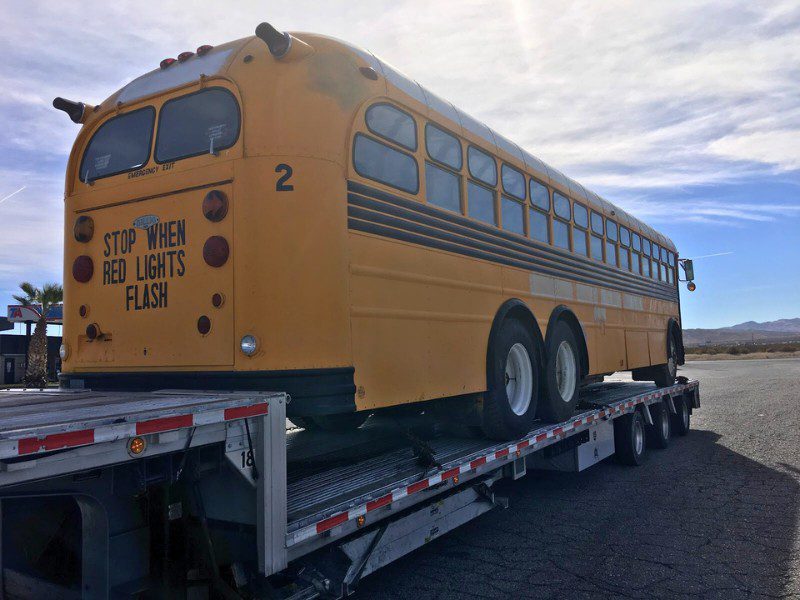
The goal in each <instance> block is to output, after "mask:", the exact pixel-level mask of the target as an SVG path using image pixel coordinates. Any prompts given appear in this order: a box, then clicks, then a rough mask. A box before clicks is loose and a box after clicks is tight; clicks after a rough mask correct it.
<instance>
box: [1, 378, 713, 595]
mask: <svg viewBox="0 0 800 600" xmlns="http://www.w3.org/2000/svg"><path fill="white" fill-rule="evenodd" d="M288 401H290V400H289V398H287V396H286V395H285V394H279V393H268V392H264V393H253V392H232V393H226V392H196V391H180V390H172V391H171V390H164V391H159V392H148V393H123V392H115V393H101V392H91V391H55V390H54V391H43V392H25V391H10V390H9V391H0V415H2V417H0V565H2V568H0V590H2V591H3V592H4V593H5V596H4V597H9V598H11V597H39V596H42V595H44V594H47V595H48V596H49V597H51V598H60V597H64V598H73V597H74V598H79V597H83V598H108V597H120V596H122V597H124V596H126V595H127V596H132V597H135V596H136V595H137V594H141V593H143V592H146V593H150V594H153V593H155V594H156V595H159V594H160V595H165V594H166V591H168V590H174V589H178V588H180V589H183V590H191V589H192V588H197V587H200V588H202V587H205V588H207V589H208V588H211V589H214V590H215V591H216V593H218V594H220V595H222V596H224V597H295V598H312V597H317V596H324V597H334V598H336V597H341V596H345V595H347V594H349V593H350V592H352V591H353V590H354V589H355V586H356V585H357V583H358V581H359V580H360V579H361V578H362V577H364V576H366V575H368V574H370V573H372V572H374V571H375V570H377V569H379V568H380V567H382V566H385V565H386V564H389V563H390V562H392V561H394V560H396V559H397V558H399V557H401V556H404V555H405V554H407V553H409V552H411V551H412V550H414V549H416V548H418V547H420V546H422V545H423V544H425V543H427V542H429V541H431V540H433V539H435V538H437V537H439V536H441V535H443V534H444V533H446V532H448V531H451V530H452V529H454V528H455V527H458V526H459V525H461V524H463V523H466V522H468V521H470V520H471V519H473V518H475V517H477V516H479V515H481V514H483V513H485V512H486V511H488V510H490V509H492V508H494V507H496V506H498V505H501V506H502V505H503V504H504V501H503V499H501V498H498V497H496V496H495V494H494V492H493V485H494V484H495V483H496V482H497V481H498V480H500V479H503V478H511V479H517V478H519V477H522V476H523V475H525V473H526V471H527V469H529V468H534V469H557V470H578V471H580V470H583V469H585V468H587V467H589V466H592V465H594V464H596V463H597V462H600V461H602V460H604V459H606V458H608V457H609V456H611V455H613V454H615V453H616V454H617V455H618V456H621V457H622V458H623V460H625V461H627V462H632V463H635V462H636V461H637V460H638V459H639V458H640V457H641V455H642V453H643V452H644V432H645V431H647V432H649V433H651V434H653V435H654V436H655V437H659V435H661V437H662V438H663V437H664V436H667V437H668V435H669V426H668V425H666V424H665V423H664V420H667V421H668V422H669V423H671V424H672V429H673V433H686V432H687V431H688V425H689V415H690V414H691V412H692V410H693V409H694V408H698V407H699V405H700V404H699V384H698V382H696V381H685V380H684V381H683V382H681V383H677V384H675V385H673V386H671V387H667V388H655V387H654V386H653V385H652V384H647V383H633V382H609V383H600V384H593V385H590V386H587V387H586V388H584V389H583V390H582V393H581V403H580V406H579V410H578V411H577V412H576V414H575V415H574V416H573V417H572V418H571V419H569V420H567V421H565V422H563V423H558V424H550V425H539V426H537V427H535V428H534V429H533V430H532V431H531V432H529V433H528V434H527V435H525V436H524V437H522V438H521V439H519V440H515V441H513V442H503V443H496V442H490V441H487V440H485V439H480V438H476V437H470V436H468V435H457V434H454V433H453V432H452V431H442V430H441V429H439V428H437V427H436V426H431V425H430V424H428V425H423V426H419V424H418V423H411V424H409V423H407V422H403V421H402V419H392V418H387V417H373V418H371V419H370V420H369V421H368V422H367V424H365V425H364V426H362V428H361V429H359V430H357V431H354V432H350V433H346V434H331V433H322V432H306V431H303V430H297V429H292V428H290V427H287V421H286V404H287V402H288ZM662 425H664V426H665V427H666V429H664V428H662ZM653 432H654V433H653ZM640 433H641V435H639V434H640ZM662 441H663V439H662ZM70 515H72V517H71V520H70ZM73 521H77V522H79V524H78V525H74V524H73V526H71V527H68V526H66V525H65V523H72V522H73ZM31 524H34V525H33V526H32V525H31ZM31 530H32V531H33V532H34V534H30V533H29V532H30V531H31ZM54 540H57V543H54ZM57 552H61V554H60V555H58V554H57ZM54 553H55V554H54ZM55 555H58V556H61V557H62V562H64V561H65V562H66V563H69V559H70V558H71V557H72V558H74V560H75V561H77V562H76V564H75V566H74V567H73V568H72V569H71V570H70V572H69V573H66V574H65V573H62V572H59V569H58V568H55V567H54V565H53V564H52V563H53V559H52V556H55ZM31 556H34V557H38V558H36V559H31ZM47 557H51V558H49V559H48V558H47ZM63 557H66V558H63ZM75 557H77V558H75Z"/></svg>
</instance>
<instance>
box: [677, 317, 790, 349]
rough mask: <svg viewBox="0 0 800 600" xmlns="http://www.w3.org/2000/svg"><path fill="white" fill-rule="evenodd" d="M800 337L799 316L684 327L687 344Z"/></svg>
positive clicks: (775, 340) (764, 340) (780, 339)
mask: <svg viewBox="0 0 800 600" xmlns="http://www.w3.org/2000/svg"><path fill="white" fill-rule="evenodd" d="M798 339H800V318H798V319H779V320H777V321H767V322H766V323H756V322H755V321H747V322H745V323H739V324H738V325H732V326H731V327H720V328H719V329H684V330H683V342H684V344H686V345H687V346H701V345H704V344H725V343H728V342H732V343H734V342H782V341H788V340H798Z"/></svg>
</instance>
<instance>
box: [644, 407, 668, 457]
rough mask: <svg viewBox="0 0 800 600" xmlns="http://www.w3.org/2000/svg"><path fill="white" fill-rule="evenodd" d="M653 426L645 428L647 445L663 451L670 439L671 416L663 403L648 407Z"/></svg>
mask: <svg viewBox="0 0 800 600" xmlns="http://www.w3.org/2000/svg"><path fill="white" fill-rule="evenodd" d="M650 415H651V416H652V417H653V424H652V425H648V426H647V445H648V446H649V447H650V448H660V449H664V448H666V447H667V446H669V438H670V437H672V415H671V414H670V412H669V407H667V405H666V403H665V402H658V403H656V404H651V405H650Z"/></svg>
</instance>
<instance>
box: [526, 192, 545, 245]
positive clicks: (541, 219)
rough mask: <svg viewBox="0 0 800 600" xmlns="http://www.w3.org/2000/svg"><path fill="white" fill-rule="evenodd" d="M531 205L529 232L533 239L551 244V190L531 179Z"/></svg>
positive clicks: (529, 210)
mask: <svg viewBox="0 0 800 600" xmlns="http://www.w3.org/2000/svg"><path fill="white" fill-rule="evenodd" d="M528 187H529V188H530V194H531V204H532V205H533V208H529V209H528V219H529V221H528V230H529V235H530V237H531V238H532V239H534V240H538V241H540V242H544V243H545V244H549V243H550V190H549V189H547V186H546V185H544V184H542V183H539V182H538V181H536V180H535V179H531V180H530V183H529V186H528Z"/></svg>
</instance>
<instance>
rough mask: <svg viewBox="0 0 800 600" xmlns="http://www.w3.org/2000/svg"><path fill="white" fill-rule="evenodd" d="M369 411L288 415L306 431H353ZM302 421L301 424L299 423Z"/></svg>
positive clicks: (361, 423)
mask: <svg viewBox="0 0 800 600" xmlns="http://www.w3.org/2000/svg"><path fill="white" fill-rule="evenodd" d="M369 414H370V413H369V412H366V411H363V412H352V413H341V414H338V415H314V416H308V417H300V418H299V419H298V418H297V417H289V420H290V421H291V422H292V423H294V424H295V425H297V426H298V427H302V428H303V429H305V430H306V431H327V432H330V433H340V432H345V431H353V430H354V429H358V428H359V427H361V426H362V425H363V424H364V421H366V420H367V417H369ZM298 421H300V423H303V424H302V425H301V424H300V423H298Z"/></svg>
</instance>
